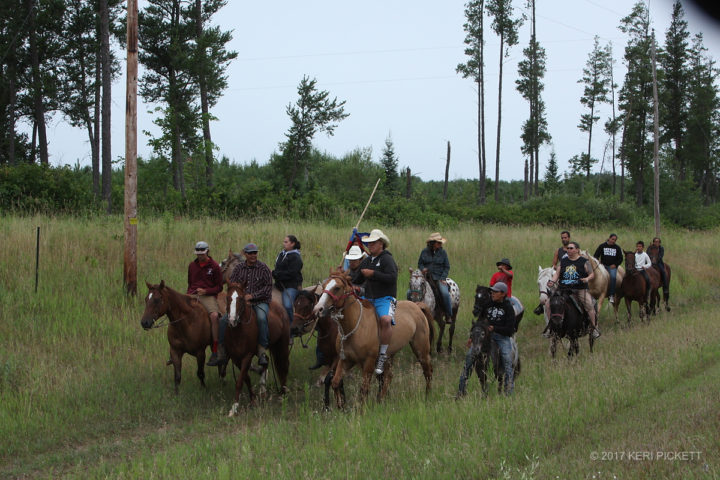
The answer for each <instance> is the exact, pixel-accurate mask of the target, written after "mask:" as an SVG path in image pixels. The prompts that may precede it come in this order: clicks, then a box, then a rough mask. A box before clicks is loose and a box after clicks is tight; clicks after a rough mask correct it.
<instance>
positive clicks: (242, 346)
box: [225, 283, 290, 417]
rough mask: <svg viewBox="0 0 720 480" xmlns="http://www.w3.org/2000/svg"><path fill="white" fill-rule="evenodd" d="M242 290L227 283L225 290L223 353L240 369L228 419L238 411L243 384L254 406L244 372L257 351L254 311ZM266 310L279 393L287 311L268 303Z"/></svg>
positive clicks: (285, 363) (285, 362)
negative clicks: (225, 308) (225, 326)
mask: <svg viewBox="0 0 720 480" xmlns="http://www.w3.org/2000/svg"><path fill="white" fill-rule="evenodd" d="M245 287H246V286H245V285H240V284H237V283H230V284H228V290H227V312H228V326H227V329H226V331H225V350H226V351H227V355H228V358H230V359H231V360H232V362H233V363H234V364H235V365H236V366H237V367H238V368H239V369H240V374H239V375H238V377H237V380H236V382H235V403H234V404H233V406H232V408H231V409H230V413H229V416H231V417H232V416H234V415H236V414H237V412H238V409H239V406H240V403H239V402H240V392H241V390H242V384H243V382H244V383H245V385H247V387H248V392H249V395H250V403H251V404H254V403H255V395H254V393H253V391H252V385H251V382H250V375H249V374H248V369H249V368H250V363H251V361H252V357H253V356H254V355H255V354H256V353H257V349H258V327H257V317H256V315H255V310H254V309H253V308H252V307H251V306H250V304H249V303H248V302H247V301H246V300H245ZM269 307H270V309H269V311H268V314H267V321H268V339H269V341H268V343H269V345H268V347H269V350H270V353H271V354H272V361H273V365H274V366H275V372H276V373H277V377H278V382H279V384H280V393H284V392H285V389H286V388H287V387H286V384H287V375H288V370H289V368H290V346H289V345H290V323H289V321H288V319H287V311H286V310H285V309H284V308H283V307H282V305H280V304H278V303H277V302H274V301H272V302H270V305H269Z"/></svg>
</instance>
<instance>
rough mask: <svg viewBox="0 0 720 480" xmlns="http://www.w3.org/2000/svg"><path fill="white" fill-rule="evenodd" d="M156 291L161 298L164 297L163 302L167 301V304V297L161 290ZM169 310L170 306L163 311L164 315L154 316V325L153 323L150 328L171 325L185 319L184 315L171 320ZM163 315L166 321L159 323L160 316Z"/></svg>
mask: <svg viewBox="0 0 720 480" xmlns="http://www.w3.org/2000/svg"><path fill="white" fill-rule="evenodd" d="M151 293H152V292H151ZM155 293H156V294H157V295H159V296H160V298H162V299H163V302H165V304H167V299H166V298H165V297H164V296H163V295H162V294H161V293H160V292H159V291H157V292H155ZM168 310H169V308H166V310H165V313H163V314H162V315H158V316H157V317H155V316H153V319H152V321H153V325H152V326H151V327H149V328H162V327H169V326H170V325H173V324H176V323H178V322H181V321H182V320H183V317H180V318H176V319H175V320H172V321H171V320H170V317H168V316H167V312H168ZM153 313H154V312H153ZM162 316H165V321H164V322H157V323H156V321H157V319H158V318H160V317H162Z"/></svg>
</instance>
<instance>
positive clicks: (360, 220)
mask: <svg viewBox="0 0 720 480" xmlns="http://www.w3.org/2000/svg"><path fill="white" fill-rule="evenodd" d="M378 184H380V179H379V178H378V179H377V182H375V188H373V191H372V193H371V194H370V198H368V201H367V203H366V204H365V208H364V209H363V211H362V213H361V214H360V218H358V222H357V225H355V229H356V230H357V228H358V227H359V226H360V222H362V219H363V217H364V216H365V212H366V211H367V209H368V207H369V206H370V202H371V201H372V199H373V197H374V196H375V190H377V186H378Z"/></svg>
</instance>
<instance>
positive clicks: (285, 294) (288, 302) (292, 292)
mask: <svg viewBox="0 0 720 480" xmlns="http://www.w3.org/2000/svg"><path fill="white" fill-rule="evenodd" d="M297 295H298V290H297V288H286V289H285V290H283V291H282V303H283V307H285V310H286V311H287V313H288V319H289V320H290V324H292V322H293V302H295V298H296V297H297Z"/></svg>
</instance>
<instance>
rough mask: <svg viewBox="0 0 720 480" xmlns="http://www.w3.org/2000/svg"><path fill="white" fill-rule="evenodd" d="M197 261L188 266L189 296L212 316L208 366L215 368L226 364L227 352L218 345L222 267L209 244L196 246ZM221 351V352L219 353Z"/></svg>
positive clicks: (198, 243) (203, 243)
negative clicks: (194, 298)
mask: <svg viewBox="0 0 720 480" xmlns="http://www.w3.org/2000/svg"><path fill="white" fill-rule="evenodd" d="M195 256H196V258H195V260H193V261H192V262H190V265H188V288H187V294H188V295H195V296H197V299H198V301H199V302H200V303H201V304H202V306H203V307H205V310H207V311H208V313H209V314H210V327H211V331H212V338H213V343H212V354H211V355H210V359H209V360H208V362H207V364H208V365H209V366H211V367H214V366H216V365H218V364H221V363H225V361H226V358H227V357H226V356H225V350H224V349H223V348H222V345H220V344H218V312H219V311H220V308H219V305H218V302H217V294H218V293H220V292H222V288H223V275H222V270H221V269H220V265H218V263H217V262H216V261H215V260H213V258H212V257H211V256H210V246H209V245H208V244H207V242H202V241H200V242H197V243H196V244H195ZM218 350H219V351H218Z"/></svg>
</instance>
